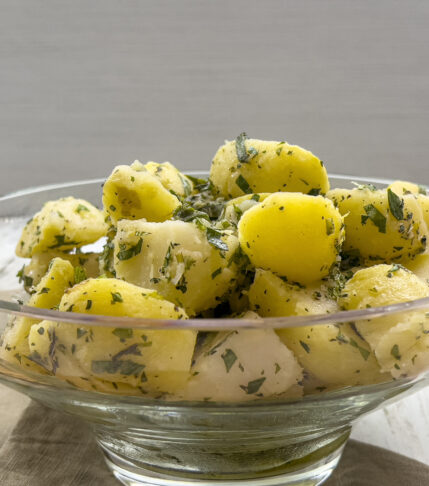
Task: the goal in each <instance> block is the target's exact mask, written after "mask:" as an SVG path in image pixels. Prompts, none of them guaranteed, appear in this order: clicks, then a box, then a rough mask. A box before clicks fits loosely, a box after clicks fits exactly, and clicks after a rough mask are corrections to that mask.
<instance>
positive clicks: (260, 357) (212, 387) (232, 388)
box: [181, 312, 302, 402]
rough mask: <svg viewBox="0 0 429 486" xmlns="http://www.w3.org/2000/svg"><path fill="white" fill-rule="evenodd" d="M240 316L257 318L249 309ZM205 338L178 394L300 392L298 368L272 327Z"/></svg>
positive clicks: (225, 397) (238, 396)
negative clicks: (182, 389) (187, 378)
mask: <svg viewBox="0 0 429 486" xmlns="http://www.w3.org/2000/svg"><path fill="white" fill-rule="evenodd" d="M244 317H245V318H247V319H253V318H256V319H258V316H257V315H256V314H254V313H251V312H250V313H248V314H246V315H245V316H244ZM213 334H214V333H213ZM207 341H208V342H207V343H206V344H205V345H204V347H203V349H202V350H201V351H200V353H199V356H198V357H197V358H196V360H195V364H194V365H193V366H192V372H191V375H192V377H191V379H190V380H189V383H188V385H187V387H186V389H185V391H184V393H183V395H182V396H181V398H183V399H186V400H204V401H220V402H243V401H248V400H256V399H260V398H269V397H271V396H274V395H282V396H290V397H298V396H301V395H302V383H301V381H302V369H301V367H300V366H299V364H298V363H297V361H296V359H295V357H294V355H293V354H292V353H291V351H289V349H288V348H287V347H286V346H285V345H284V344H283V343H282V342H281V341H280V339H279V338H278V336H277V335H276V333H275V332H274V331H273V330H271V329H250V330H238V331H226V332H219V333H217V334H215V336H214V337H212V339H208V340H207Z"/></svg>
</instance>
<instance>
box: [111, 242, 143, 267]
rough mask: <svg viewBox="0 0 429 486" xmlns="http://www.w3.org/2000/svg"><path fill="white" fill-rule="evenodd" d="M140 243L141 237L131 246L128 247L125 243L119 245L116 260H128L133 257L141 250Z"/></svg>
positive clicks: (141, 243)
mask: <svg viewBox="0 0 429 486" xmlns="http://www.w3.org/2000/svg"><path fill="white" fill-rule="evenodd" d="M142 245H143V238H140V239H139V241H138V242H137V243H136V244H135V245H134V246H131V247H130V248H128V249H127V248H126V247H125V245H121V246H120V247H119V248H120V251H119V252H118V254H117V255H116V257H117V258H118V260H120V261H121V262H122V261H124V260H129V259H130V258H133V257H135V256H136V255H138V254H139V253H140V252H141V251H142Z"/></svg>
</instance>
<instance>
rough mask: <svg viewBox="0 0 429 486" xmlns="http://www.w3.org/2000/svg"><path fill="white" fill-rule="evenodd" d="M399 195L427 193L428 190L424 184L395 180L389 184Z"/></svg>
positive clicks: (389, 187)
mask: <svg viewBox="0 0 429 486" xmlns="http://www.w3.org/2000/svg"><path fill="white" fill-rule="evenodd" d="M388 189H391V190H392V191H393V192H394V193H395V194H397V195H398V196H405V195H407V194H425V195H426V191H425V189H424V188H423V187H422V186H419V185H418V184H414V182H408V181H394V182H392V184H390V185H389V186H388Z"/></svg>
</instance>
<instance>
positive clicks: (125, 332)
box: [112, 327, 133, 341]
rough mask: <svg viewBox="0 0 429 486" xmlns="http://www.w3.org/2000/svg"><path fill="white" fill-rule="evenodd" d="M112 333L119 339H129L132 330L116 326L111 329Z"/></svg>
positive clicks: (131, 335)
mask: <svg viewBox="0 0 429 486" xmlns="http://www.w3.org/2000/svg"><path fill="white" fill-rule="evenodd" d="M112 334H114V335H115V336H117V337H118V338H119V339H120V340H121V341H125V339H131V338H132V337H133V330H132V329H127V328H123V327H118V328H116V329H114V330H113V331H112Z"/></svg>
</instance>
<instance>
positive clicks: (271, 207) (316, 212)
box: [238, 193, 344, 284]
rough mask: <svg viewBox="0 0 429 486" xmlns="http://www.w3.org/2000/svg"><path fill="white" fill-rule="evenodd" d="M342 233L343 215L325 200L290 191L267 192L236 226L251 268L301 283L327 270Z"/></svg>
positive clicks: (336, 255)
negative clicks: (270, 193)
mask: <svg viewBox="0 0 429 486" xmlns="http://www.w3.org/2000/svg"><path fill="white" fill-rule="evenodd" d="M343 236H344V232H343V218H342V216H341V215H340V213H339V212H338V211H337V209H335V207H334V205H333V204H332V202H331V201H329V200H328V199H325V198H324V197H322V196H317V197H314V196H308V195H303V194H294V193H275V194H272V195H271V196H269V197H267V199H265V201H264V202H262V203H261V204H258V205H256V206H254V207H253V208H251V209H249V210H248V211H246V212H245V213H244V214H243V216H242V218H241V220H240V223H239V225H238V237H239V241H240V245H241V247H242V248H243V251H244V252H245V253H246V254H247V256H248V257H249V258H250V261H251V262H252V263H253V265H254V266H255V267H260V268H263V269H266V270H271V271H273V272H275V273H278V274H279V275H282V276H284V277H286V278H287V279H288V280H289V281H291V282H293V281H295V282H300V283H303V284H306V283H310V282H314V281H316V280H320V279H321V278H323V277H325V276H326V275H328V273H329V269H330V268H331V266H332V264H333V263H335V261H336V260H337V257H338V252H339V248H340V246H341V242H342V240H343Z"/></svg>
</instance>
